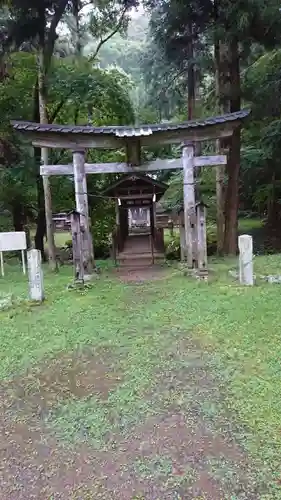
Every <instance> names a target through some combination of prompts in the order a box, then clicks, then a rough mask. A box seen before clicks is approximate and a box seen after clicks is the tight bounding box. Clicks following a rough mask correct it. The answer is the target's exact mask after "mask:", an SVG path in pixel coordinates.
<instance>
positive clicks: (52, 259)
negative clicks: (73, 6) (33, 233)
mask: <svg viewBox="0 0 281 500" xmlns="http://www.w3.org/2000/svg"><path fill="white" fill-rule="evenodd" d="M38 95H39V115H40V123H44V124H47V123H48V115H47V102H46V68H45V63H44V50H43V48H42V47H40V48H39V55H38ZM41 161H42V164H43V165H48V149H47V148H42V149H41ZM43 189H44V201H45V217H46V232H47V241H48V257H49V265H50V269H51V270H52V271H56V270H57V259H56V247H55V238H54V227H53V214H52V197H51V186H50V180H49V177H47V176H45V177H44V178H43Z"/></svg>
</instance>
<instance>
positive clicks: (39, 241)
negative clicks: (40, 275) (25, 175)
mask: <svg viewBox="0 0 281 500" xmlns="http://www.w3.org/2000/svg"><path fill="white" fill-rule="evenodd" d="M38 94H39V93H38V79H37V80H36V83H35V87H34V104H33V106H34V108H33V121H34V122H35V123H38V122H40V114H39V95H38ZM40 164H41V150H40V148H34V167H35V168H36V170H37V175H36V187H37V220H36V233H35V237H34V244H35V248H36V249H37V250H40V252H41V255H42V260H43V261H44V262H45V261H46V256H45V252H44V236H45V234H46V221H45V207H44V190H43V181H42V177H41V175H40Z"/></svg>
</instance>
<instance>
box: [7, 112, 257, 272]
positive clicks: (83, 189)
mask: <svg viewBox="0 0 281 500" xmlns="http://www.w3.org/2000/svg"><path fill="white" fill-rule="evenodd" d="M249 113H250V111H249V110H245V109H244V110H241V111H238V112H236V113H228V114H225V115H221V116H216V117H210V118H205V119H200V120H192V121H186V122H183V123H164V124H163V123H161V124H155V125H143V126H138V127H131V126H106V127H94V126H89V125H88V126H81V125H79V126H74V125H58V124H52V125H45V124H44V125H43V124H39V123H32V122H23V121H13V122H12V125H13V127H14V129H15V130H17V131H19V132H20V133H21V134H24V135H25V136H26V137H27V138H29V139H30V140H31V141H32V144H33V145H34V146H36V147H41V148H48V149H49V148H50V149H51V148H63V149H69V150H72V152H73V163H72V164H69V165H43V166H41V170H40V172H41V175H42V176H44V177H45V182H44V188H45V189H47V187H46V186H48V182H46V181H47V179H48V177H49V176H51V175H68V176H69V175H74V183H75V199H76V210H77V211H78V212H80V213H81V214H82V215H84V216H85V217H84V220H85V232H86V233H87V238H86V239H87V240H88V242H89V245H88V248H85V260H86V262H87V267H88V272H91V270H92V263H93V258H94V256H93V248H92V239H91V237H90V228H89V216H88V195H87V182H86V176H87V175H88V174H101V173H107V174H109V173H115V174H116V173H131V172H147V173H149V172H153V171H156V170H171V169H183V172H184V176H183V192H184V211H183V213H184V234H183V238H181V240H182V243H181V245H182V246H183V247H184V248H182V250H183V254H184V255H185V257H186V259H187V262H188V265H189V266H190V267H192V265H193V263H194V261H196V255H194V253H195V248H196V242H195V241H194V227H193V226H194V220H195V187H194V167H203V166H218V165H225V164H226V163H227V157H226V156H225V155H216V156H199V157H196V156H195V155H194V144H195V143H197V142H202V141H210V140H216V139H222V138H227V137H231V136H232V134H233V132H234V130H235V129H236V128H238V127H241V125H242V123H243V121H244V119H245V118H246V117H247V116H248V115H249ZM163 144H181V145H182V157H181V158H179V159H173V160H162V159H157V160H155V161H152V162H148V163H141V148H142V147H155V146H158V145H163ZM89 148H102V149H120V148H125V150H126V154H127V162H126V163H93V164H89V163H85V150H87V149H89ZM45 209H46V219H47V221H48V224H47V238H48V239H49V238H53V233H52V231H53V228H52V224H51V223H50V220H52V209H51V199H50V193H49V192H45Z"/></svg>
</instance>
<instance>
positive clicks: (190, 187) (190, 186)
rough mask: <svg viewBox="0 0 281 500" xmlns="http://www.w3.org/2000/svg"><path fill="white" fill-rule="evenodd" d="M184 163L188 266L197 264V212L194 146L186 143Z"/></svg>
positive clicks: (185, 228) (184, 203) (184, 212)
mask: <svg viewBox="0 0 281 500" xmlns="http://www.w3.org/2000/svg"><path fill="white" fill-rule="evenodd" d="M182 164H183V214H184V233H185V234H184V236H185V247H186V252H187V263H188V267H190V268H192V267H196V265H197V235H196V214H195V185H194V146H193V145H192V144H184V145H183V148H182Z"/></svg>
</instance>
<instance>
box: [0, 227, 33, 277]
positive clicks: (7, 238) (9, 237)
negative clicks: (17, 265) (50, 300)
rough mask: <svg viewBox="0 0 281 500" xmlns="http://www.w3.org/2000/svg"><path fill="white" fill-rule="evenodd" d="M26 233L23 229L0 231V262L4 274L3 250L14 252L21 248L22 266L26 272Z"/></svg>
mask: <svg viewBox="0 0 281 500" xmlns="http://www.w3.org/2000/svg"><path fill="white" fill-rule="evenodd" d="M26 248H27V245H26V234H25V232H24V231H14V232H9V233H0V263H1V273H2V276H4V260H3V252H14V251H16V250H21V253H22V268H23V272H24V274H25V273H26V266H25V256H24V250H26Z"/></svg>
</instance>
